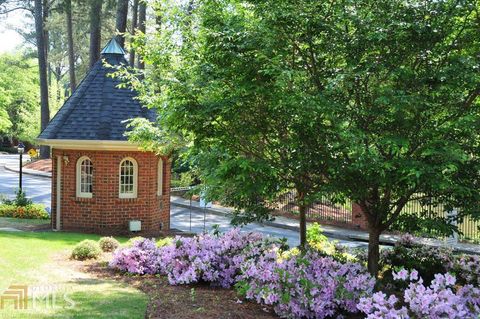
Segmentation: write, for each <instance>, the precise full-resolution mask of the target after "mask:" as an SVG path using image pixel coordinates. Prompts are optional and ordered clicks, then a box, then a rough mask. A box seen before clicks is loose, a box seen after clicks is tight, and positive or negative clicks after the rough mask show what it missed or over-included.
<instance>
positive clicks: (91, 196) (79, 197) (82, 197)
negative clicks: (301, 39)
mask: <svg viewBox="0 0 480 319" xmlns="http://www.w3.org/2000/svg"><path fill="white" fill-rule="evenodd" d="M90 198H93V194H77V199H90Z"/></svg>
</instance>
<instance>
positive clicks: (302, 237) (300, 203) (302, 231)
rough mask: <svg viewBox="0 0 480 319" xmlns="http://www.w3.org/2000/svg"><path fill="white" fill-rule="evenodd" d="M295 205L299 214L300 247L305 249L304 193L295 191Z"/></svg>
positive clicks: (305, 218)
mask: <svg viewBox="0 0 480 319" xmlns="http://www.w3.org/2000/svg"><path fill="white" fill-rule="evenodd" d="M297 204H298V210H299V213H300V247H301V248H302V249H305V248H306V247H307V206H306V205H305V193H304V192H303V191H299V190H298V189H297Z"/></svg>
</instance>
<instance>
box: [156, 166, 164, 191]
mask: <svg viewBox="0 0 480 319" xmlns="http://www.w3.org/2000/svg"><path fill="white" fill-rule="evenodd" d="M157 187H158V190H157V194H158V196H162V194H163V160H162V159H161V158H160V159H159V160H158V186H157Z"/></svg>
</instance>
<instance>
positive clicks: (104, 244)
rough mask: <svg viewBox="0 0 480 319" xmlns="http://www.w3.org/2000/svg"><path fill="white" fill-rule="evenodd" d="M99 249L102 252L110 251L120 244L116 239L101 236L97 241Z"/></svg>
mask: <svg viewBox="0 0 480 319" xmlns="http://www.w3.org/2000/svg"><path fill="white" fill-rule="evenodd" d="M98 244H99V245H100V249H101V250H102V251H104V252H112V251H114V250H115V249H117V248H118V246H120V243H119V242H118V240H116V239H115V238H113V237H102V238H100V240H99V241H98Z"/></svg>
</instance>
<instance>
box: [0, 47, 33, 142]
mask: <svg viewBox="0 0 480 319" xmlns="http://www.w3.org/2000/svg"><path fill="white" fill-rule="evenodd" d="M39 98H40V90H39V81H38V67H37V62H36V60H35V59H33V58H29V57H26V56H22V55H11V54H2V55H0V135H1V136H2V137H7V138H8V139H9V140H11V141H12V142H13V140H21V141H28V142H33V141H34V139H35V138H36V137H37V136H38V134H39V133H40V122H39V121H38V119H39V117H40V104H39V102H38V101H39ZM3 123H6V124H7V125H2V124H3Z"/></svg>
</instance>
